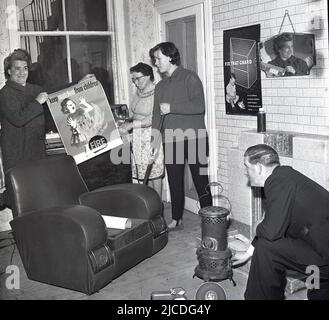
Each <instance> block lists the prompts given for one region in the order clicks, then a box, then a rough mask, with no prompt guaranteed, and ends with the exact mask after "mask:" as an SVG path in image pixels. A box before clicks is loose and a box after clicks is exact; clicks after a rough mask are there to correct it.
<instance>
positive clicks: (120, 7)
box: [7, 0, 128, 103]
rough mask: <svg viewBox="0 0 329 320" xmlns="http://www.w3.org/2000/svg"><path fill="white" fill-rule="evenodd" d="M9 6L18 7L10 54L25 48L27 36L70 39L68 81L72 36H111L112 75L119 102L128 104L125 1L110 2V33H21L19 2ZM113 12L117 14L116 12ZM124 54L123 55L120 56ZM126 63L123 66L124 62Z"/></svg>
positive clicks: (10, 2) (70, 74)
mask: <svg viewBox="0 0 329 320" xmlns="http://www.w3.org/2000/svg"><path fill="white" fill-rule="evenodd" d="M65 1H69V0H62V10H63V12H62V13H63V24H64V28H65V29H66V12H65ZM7 6H14V7H16V8H17V15H16V21H15V27H13V28H10V30H9V43H10V51H11V52H12V51H13V50H14V49H16V48H20V47H21V39H22V38H23V37H31V36H48V37H49V36H50V37H52V36H53V37H59V36H61V37H65V39H66V54H67V61H68V65H67V67H68V78H69V82H72V68H71V50H70V37H71V36H104V37H110V39H111V40H110V41H111V46H112V48H111V50H112V62H111V63H112V65H111V67H112V72H113V86H114V88H113V90H114V100H115V103H128V101H127V100H128V76H127V67H126V63H125V62H126V61H127V57H126V39H125V25H124V4H123V1H122V0H106V10H107V25H108V30H111V29H112V30H113V29H115V30H116V32H114V31H67V30H63V31H20V30H19V18H20V17H19V14H18V13H19V10H20V8H18V7H17V6H16V1H15V0H7ZM112 11H113V12H112ZM115 17H123V18H122V19H115ZM119 52H120V54H119ZM122 61H123V63H122Z"/></svg>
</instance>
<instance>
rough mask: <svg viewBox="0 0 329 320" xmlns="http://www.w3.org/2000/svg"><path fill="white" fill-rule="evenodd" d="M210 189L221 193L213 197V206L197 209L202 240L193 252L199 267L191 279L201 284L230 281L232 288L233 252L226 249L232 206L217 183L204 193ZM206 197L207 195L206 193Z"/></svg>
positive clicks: (213, 183)
mask: <svg viewBox="0 0 329 320" xmlns="http://www.w3.org/2000/svg"><path fill="white" fill-rule="evenodd" d="M210 187H218V188H220V192H219V193H218V194H217V195H214V196H212V198H213V206H208V207H204V208H201V209H200V210H199V215H200V217H201V232H202V233H201V234H202V239H201V244H200V246H199V248H197V251H196V254H197V258H198V262H199V264H198V266H197V267H196V268H195V270H194V276H193V278H194V277H195V276H197V277H198V278H200V279H203V280H204V281H216V282H217V281H222V280H226V279H230V280H231V281H232V282H233V284H234V285H235V282H234V280H233V270H232V262H231V258H232V252H231V250H230V249H229V248H228V246H227V228H228V216H229V214H230V213H231V203H230V201H229V199H228V198H227V197H225V196H223V195H221V194H220V193H222V191H223V188H222V186H221V185H220V184H219V183H217V182H212V183H210V184H208V186H207V188H206V190H210ZM207 194H209V193H208V191H207ZM200 199H201V198H200ZM214 204H216V205H214Z"/></svg>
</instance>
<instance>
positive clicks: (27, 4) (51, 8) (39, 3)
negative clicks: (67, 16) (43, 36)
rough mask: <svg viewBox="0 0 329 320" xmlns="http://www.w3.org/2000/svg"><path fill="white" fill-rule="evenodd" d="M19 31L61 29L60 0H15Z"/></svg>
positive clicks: (62, 28)
mask: <svg viewBox="0 0 329 320" xmlns="http://www.w3.org/2000/svg"><path fill="white" fill-rule="evenodd" d="M17 5H18V7H19V8H20V12H19V29H20V31H54V30H59V31H63V30H64V27H63V13H62V1H61V0H55V1H54V0H35V1H31V0H17Z"/></svg>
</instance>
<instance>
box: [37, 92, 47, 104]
mask: <svg viewBox="0 0 329 320" xmlns="http://www.w3.org/2000/svg"><path fill="white" fill-rule="evenodd" d="M35 100H37V101H38V102H39V103H40V104H44V103H45V102H46V101H47V100H48V93H47V92H40V93H39V94H38V96H37V97H36V98H35Z"/></svg>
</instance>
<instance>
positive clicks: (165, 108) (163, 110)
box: [160, 102, 170, 114]
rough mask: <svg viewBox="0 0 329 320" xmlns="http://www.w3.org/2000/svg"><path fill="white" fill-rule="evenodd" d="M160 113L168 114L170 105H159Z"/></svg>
mask: <svg viewBox="0 0 329 320" xmlns="http://www.w3.org/2000/svg"><path fill="white" fill-rule="evenodd" d="M160 112H161V114H168V113H170V104H169V103H166V102H162V103H160Z"/></svg>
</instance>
